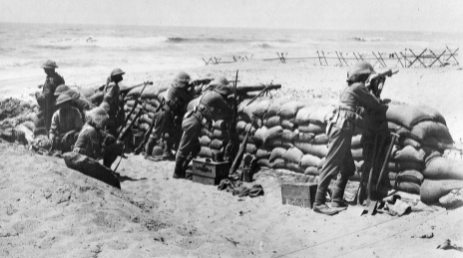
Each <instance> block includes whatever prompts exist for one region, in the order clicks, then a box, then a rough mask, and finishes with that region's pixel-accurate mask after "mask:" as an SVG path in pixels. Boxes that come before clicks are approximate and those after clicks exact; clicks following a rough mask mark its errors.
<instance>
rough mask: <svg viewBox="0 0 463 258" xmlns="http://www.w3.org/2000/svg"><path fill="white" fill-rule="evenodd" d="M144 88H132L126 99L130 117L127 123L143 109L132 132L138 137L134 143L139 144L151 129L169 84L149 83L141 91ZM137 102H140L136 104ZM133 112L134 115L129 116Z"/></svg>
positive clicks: (126, 110)
mask: <svg viewBox="0 0 463 258" xmlns="http://www.w3.org/2000/svg"><path fill="white" fill-rule="evenodd" d="M142 89H143V87H137V88H134V89H132V90H130V91H129V92H128V93H127V95H126V96H125V99H124V102H125V103H124V112H125V115H126V118H127V119H128V120H127V121H128V122H127V123H131V122H132V121H133V119H134V118H135V117H136V115H137V114H138V112H140V110H141V115H140V116H139V118H138V119H137V120H136V121H134V124H133V127H132V132H133V135H134V138H135V139H136V140H135V141H134V145H138V144H139V143H140V140H141V139H142V137H143V136H144V135H145V134H146V132H147V131H148V130H149V129H150V127H151V124H152V123H153V119H154V118H155V114H156V112H155V111H156V109H157V108H158V107H159V105H160V103H161V102H162V100H163V99H164V96H165V93H166V91H167V89H168V86H165V85H162V84H158V85H148V86H147V87H146V88H145V90H144V91H143V92H141V90H142ZM137 102H138V104H136V103H137ZM134 107H135V108H134ZM132 110H133V112H132ZM131 112H132V115H130V117H129V114H130V113H131Z"/></svg>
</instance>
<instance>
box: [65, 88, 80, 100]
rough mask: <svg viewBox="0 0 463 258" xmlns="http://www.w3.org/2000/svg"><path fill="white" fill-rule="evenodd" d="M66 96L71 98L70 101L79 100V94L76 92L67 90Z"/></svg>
mask: <svg viewBox="0 0 463 258" xmlns="http://www.w3.org/2000/svg"><path fill="white" fill-rule="evenodd" d="M66 94H67V95H69V97H71V98H72V99H79V98H80V92H78V91H76V90H69V91H67V92H66Z"/></svg>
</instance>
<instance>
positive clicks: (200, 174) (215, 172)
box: [192, 159, 230, 185]
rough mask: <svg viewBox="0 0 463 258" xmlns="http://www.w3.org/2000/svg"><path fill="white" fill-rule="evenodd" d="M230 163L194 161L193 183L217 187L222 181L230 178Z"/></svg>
mask: <svg viewBox="0 0 463 258" xmlns="http://www.w3.org/2000/svg"><path fill="white" fill-rule="evenodd" d="M229 169H230V163H229V162H228V161H221V162H216V161H206V160H205V159H194V160H193V167H192V174H193V181H194V182H198V183H203V184H208V185H217V184H219V183H220V181H221V180H222V179H225V178H228V170H229Z"/></svg>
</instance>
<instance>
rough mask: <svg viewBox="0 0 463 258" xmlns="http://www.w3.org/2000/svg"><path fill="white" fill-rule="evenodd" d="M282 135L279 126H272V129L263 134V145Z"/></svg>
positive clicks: (281, 129)
mask: <svg viewBox="0 0 463 258" xmlns="http://www.w3.org/2000/svg"><path fill="white" fill-rule="evenodd" d="M256 133H257V132H256ZM282 133H283V128H282V127H281V126H274V127H272V128H269V129H268V130H267V131H266V132H265V134H264V143H266V142H267V141H268V140H270V139H274V138H277V137H279V136H280V135H281V134H282Z"/></svg>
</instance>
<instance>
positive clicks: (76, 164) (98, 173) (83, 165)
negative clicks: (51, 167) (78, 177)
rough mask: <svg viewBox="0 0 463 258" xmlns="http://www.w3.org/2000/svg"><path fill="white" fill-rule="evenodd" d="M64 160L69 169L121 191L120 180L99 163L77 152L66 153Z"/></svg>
mask: <svg viewBox="0 0 463 258" xmlns="http://www.w3.org/2000/svg"><path fill="white" fill-rule="evenodd" d="M63 158H64V162H65V163H66V166H67V167H68V168H71V169H74V170H77V171H79V172H81V173H82V174H84V175H87V176H89V177H92V178H94V179H97V180H100V181H102V182H104V183H106V184H108V185H111V186H114V187H116V188H119V189H121V183H120V182H119V178H118V177H117V176H116V175H115V174H114V172H113V171H112V170H111V169H110V168H107V167H105V166H103V165H102V164H100V163H99V162H98V161H96V160H94V159H91V158H89V157H87V156H85V155H81V154H78V153H75V152H67V153H64V154H63Z"/></svg>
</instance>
